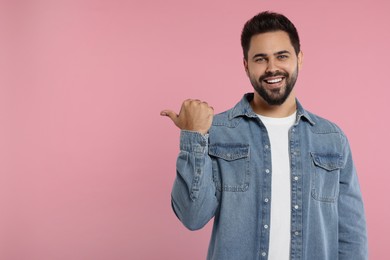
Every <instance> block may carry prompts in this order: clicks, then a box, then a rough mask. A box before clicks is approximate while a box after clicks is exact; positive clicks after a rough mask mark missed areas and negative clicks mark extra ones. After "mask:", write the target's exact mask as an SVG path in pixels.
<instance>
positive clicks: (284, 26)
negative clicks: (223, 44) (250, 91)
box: [241, 12, 301, 60]
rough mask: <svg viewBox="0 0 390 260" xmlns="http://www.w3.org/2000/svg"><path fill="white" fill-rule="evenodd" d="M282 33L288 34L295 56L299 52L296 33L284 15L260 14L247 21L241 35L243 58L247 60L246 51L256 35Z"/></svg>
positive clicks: (299, 47)
mask: <svg viewBox="0 0 390 260" xmlns="http://www.w3.org/2000/svg"><path fill="white" fill-rule="evenodd" d="M276 31H284V32H286V33H287V34H288V36H289V38H290V41H291V45H292V46H293V47H294V50H295V54H296V55H298V53H299V52H300V51H301V45H300V42H299V35H298V31H297V29H296V28H295V26H294V24H293V23H292V22H291V21H290V20H289V19H288V18H287V17H286V16H284V15H282V14H278V13H271V12H262V13H259V14H258V15H255V16H254V17H252V19H250V20H249V21H247V22H246V23H245V25H244V28H243V29H242V33H241V46H242V50H243V52H244V58H245V59H246V60H248V51H249V48H250V43H251V39H252V37H253V36H255V35H256V34H260V33H266V32H276Z"/></svg>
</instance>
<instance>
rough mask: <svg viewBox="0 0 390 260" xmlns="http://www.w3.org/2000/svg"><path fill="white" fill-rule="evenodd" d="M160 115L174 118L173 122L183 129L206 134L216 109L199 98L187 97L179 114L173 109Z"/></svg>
mask: <svg viewBox="0 0 390 260" xmlns="http://www.w3.org/2000/svg"><path fill="white" fill-rule="evenodd" d="M160 115H162V116H167V117H169V118H170V119H172V121H173V123H175V125H176V126H177V127H179V128H180V129H181V130H189V131H196V132H200V133H201V134H206V133H207V132H208V130H209V129H210V127H211V123H212V121H213V116H214V109H213V108H212V107H211V106H209V105H208V104H207V103H206V102H202V101H200V100H198V99H187V100H185V101H184V102H183V104H182V105H181V109H180V113H179V114H176V113H175V112H173V111H171V110H163V111H161V113H160Z"/></svg>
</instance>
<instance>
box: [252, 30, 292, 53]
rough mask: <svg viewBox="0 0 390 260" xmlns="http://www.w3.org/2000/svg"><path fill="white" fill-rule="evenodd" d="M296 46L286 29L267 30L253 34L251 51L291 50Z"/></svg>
mask: <svg viewBox="0 0 390 260" xmlns="http://www.w3.org/2000/svg"><path fill="white" fill-rule="evenodd" d="M293 49H294V47H293V46H292V44H291V40H290V37H289V36H288V34H287V33H286V32H284V31H275V32H266V33H259V34H256V35H253V36H252V38H251V42H250V48H249V51H250V52H253V51H255V52H267V53H268V52H271V53H276V52H279V51H283V50H287V51H291V50H293Z"/></svg>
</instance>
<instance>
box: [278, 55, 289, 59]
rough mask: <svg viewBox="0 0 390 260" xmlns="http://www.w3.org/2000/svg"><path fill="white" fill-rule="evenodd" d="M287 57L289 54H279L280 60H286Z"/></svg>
mask: <svg viewBox="0 0 390 260" xmlns="http://www.w3.org/2000/svg"><path fill="white" fill-rule="evenodd" d="M287 58H288V56H287V55H279V56H278V59H279V60H285V59H287Z"/></svg>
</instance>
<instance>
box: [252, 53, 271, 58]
mask: <svg viewBox="0 0 390 260" xmlns="http://www.w3.org/2000/svg"><path fill="white" fill-rule="evenodd" d="M257 57H262V58H264V57H268V55H267V54H265V53H257V54H255V55H253V57H252V59H255V58H257Z"/></svg>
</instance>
